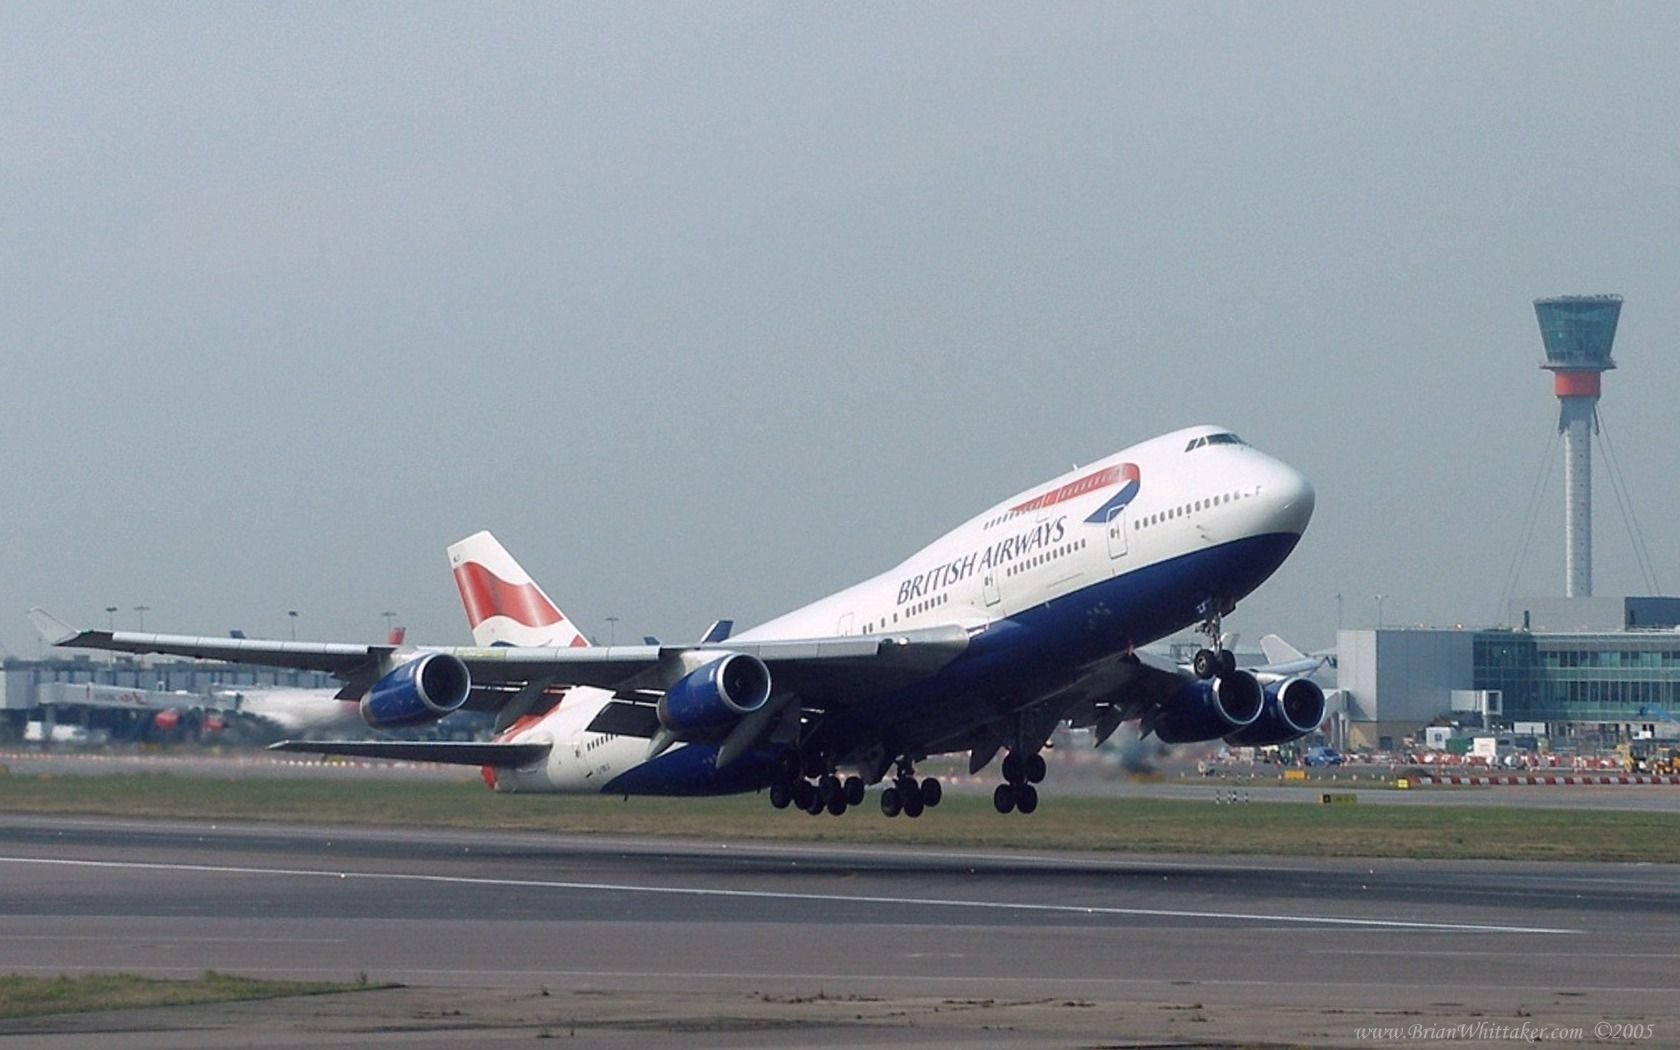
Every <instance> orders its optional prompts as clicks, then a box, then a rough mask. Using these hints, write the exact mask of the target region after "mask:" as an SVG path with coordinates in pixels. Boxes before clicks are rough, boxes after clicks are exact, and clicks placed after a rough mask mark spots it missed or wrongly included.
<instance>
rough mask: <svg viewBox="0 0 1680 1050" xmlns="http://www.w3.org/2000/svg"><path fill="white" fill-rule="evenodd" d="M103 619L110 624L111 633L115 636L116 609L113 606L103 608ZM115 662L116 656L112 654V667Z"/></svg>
mask: <svg viewBox="0 0 1680 1050" xmlns="http://www.w3.org/2000/svg"><path fill="white" fill-rule="evenodd" d="M105 619H106V620H108V621H109V622H110V624H111V633H112V634H116V633H117V607H116V606H115V605H107V606H105ZM116 662H117V654H116V653H114V652H113V653H112V654H111V663H112V664H113V665H115V664H116Z"/></svg>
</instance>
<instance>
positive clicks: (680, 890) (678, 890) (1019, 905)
mask: <svg viewBox="0 0 1680 1050" xmlns="http://www.w3.org/2000/svg"><path fill="white" fill-rule="evenodd" d="M0 864H38V865H43V866H52V867H66V868H107V869H117V870H124V871H183V872H185V871H191V872H200V873H202V874H208V875H286V876H293V877H298V878H317V879H364V880H381V881H387V882H427V883H436V884H441V885H455V886H496V887H503V888H516V889H542V890H576V891H579V892H594V893H646V894H658V895H665V896H683V897H731V898H740V899H748V900H782V901H810V902H821V903H825V904H889V905H900V906H907V907H921V908H973V909H982V910H991V911H1020V912H1035V913H1039V914H1045V913H1050V914H1059V915H1113V916H1135V917H1138V918H1166V919H1227V920H1233V921H1238V922H1262V923H1265V922H1270V923H1283V924H1288V925H1298V926H1337V927H1364V928H1369V929H1384V930H1420V931H1428V932H1440V933H1448V932H1450V933H1524V934H1570V935H1579V934H1581V933H1582V932H1583V931H1581V930H1572V929H1562V928H1558V927H1550V926H1500V925H1494V924H1486V923H1469V922H1416V921H1410V920H1405V919H1357V918H1348V917H1343V916H1334V915H1267V914H1264V913H1261V912H1240V911H1181V910H1176V909H1170V908H1121V907H1114V906H1105V905H1085V904H1034V903H1029V902H1023V901H977V900H963V899H961V898H942V897H882V896H873V895H864V894H855V895H854V894H843V893H795V892H792V891H788V890H730V889H717V888H707V887H701V886H643V885H636V884H634V883H612V882H564V881H559V880H548V879H508V878H489V877H486V876H473V875H431V874H425V873H419V872H382V871H332V870H328V869H324V868H256V867H244V866H238V865H224V864H173V863H171V864H166V863H163V862H158V861H132V860H78V859H70V858H63V857H0Z"/></svg>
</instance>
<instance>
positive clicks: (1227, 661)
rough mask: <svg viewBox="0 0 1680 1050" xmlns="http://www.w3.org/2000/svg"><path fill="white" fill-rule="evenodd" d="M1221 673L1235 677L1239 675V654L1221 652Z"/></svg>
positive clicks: (1226, 650)
mask: <svg viewBox="0 0 1680 1050" xmlns="http://www.w3.org/2000/svg"><path fill="white" fill-rule="evenodd" d="M1219 673H1220V674H1222V675H1234V674H1236V673H1237V654H1236V653H1233V652H1232V651H1231V650H1229V649H1221V650H1219Z"/></svg>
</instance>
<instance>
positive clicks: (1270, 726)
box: [1225, 678, 1324, 747]
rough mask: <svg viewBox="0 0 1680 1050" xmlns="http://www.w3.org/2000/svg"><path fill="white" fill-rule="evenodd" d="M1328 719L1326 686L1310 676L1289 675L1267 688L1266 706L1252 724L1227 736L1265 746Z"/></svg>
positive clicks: (1236, 741) (1246, 744)
mask: <svg viewBox="0 0 1680 1050" xmlns="http://www.w3.org/2000/svg"><path fill="white" fill-rule="evenodd" d="M1322 721H1324V690H1323V689H1320V688H1319V687H1318V683H1317V682H1314V681H1313V680H1312V679H1310V678H1288V679H1285V680H1284V681H1282V682H1279V683H1277V684H1276V685H1273V686H1271V687H1269V688H1268V689H1267V690H1266V709H1265V710H1264V711H1262V712H1261V713H1260V717H1259V718H1257V719H1255V720H1254V723H1253V724H1252V725H1247V726H1244V727H1243V728H1241V729H1239V730H1237V731H1236V732H1235V733H1232V734H1231V735H1229V736H1227V737H1226V738H1225V742H1226V743H1227V744H1236V745H1240V746H1243V747H1265V746H1266V745H1268V744H1287V743H1289V742H1290V741H1291V740H1294V739H1296V738H1298V737H1303V736H1306V735H1307V734H1308V733H1310V732H1312V731H1313V730H1315V729H1317V728H1318V724H1319V723H1320V722H1322Z"/></svg>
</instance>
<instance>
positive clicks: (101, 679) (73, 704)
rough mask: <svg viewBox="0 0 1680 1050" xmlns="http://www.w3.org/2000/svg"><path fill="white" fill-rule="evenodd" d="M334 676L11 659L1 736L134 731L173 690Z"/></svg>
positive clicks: (2, 672)
mask: <svg viewBox="0 0 1680 1050" xmlns="http://www.w3.org/2000/svg"><path fill="white" fill-rule="evenodd" d="M338 684H339V683H338V682H336V681H335V680H334V679H333V678H332V677H331V676H329V675H325V674H320V673H318V672H314V671H294V670H280V669H276V668H268V667H255V666H250V665H240V664H225V663H219V662H213V661H199V660H151V659H136V658H134V657H130V656H118V657H116V658H115V659H109V658H102V657H92V656H86V655H77V656H73V657H70V658H68V659H55V660H20V659H7V660H6V661H5V662H4V663H3V664H0V741H4V740H19V739H22V737H23V735H24V727H25V726H26V725H27V724H28V723H29V722H30V721H40V722H46V723H49V724H51V723H57V724H61V725H71V724H76V725H81V726H83V727H86V728H103V729H107V730H111V731H114V732H118V733H124V734H125V735H126V732H129V731H132V730H133V728H134V725H135V723H136V722H137V721H139V720H140V719H141V718H143V717H150V715H151V714H152V713H153V712H155V711H156V710H157V709H159V708H160V707H163V706H167V705H168V703H169V699H168V697H169V695H170V694H187V695H191V696H193V697H194V698H195V699H197V698H202V697H204V696H207V695H209V694H210V693H211V692H212V691H215V690H238V689H255V688H263V687H275V686H286V687H297V688H304V689H314V688H320V689H325V688H330V687H336V686H337V685H338ZM83 685H93V686H98V687H112V688H114V689H118V690H121V691H122V693H123V695H122V696H118V697H111V696H109V695H108V694H106V695H105V696H103V697H102V698H101V699H100V700H99V701H97V702H94V703H85V702H79V701H78V698H77V695H76V690H73V689H67V688H64V687H69V686H83Z"/></svg>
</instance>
